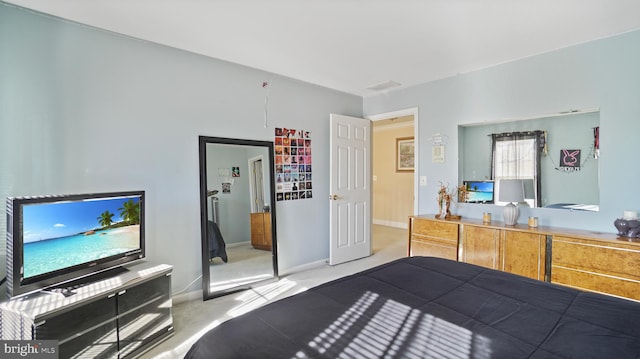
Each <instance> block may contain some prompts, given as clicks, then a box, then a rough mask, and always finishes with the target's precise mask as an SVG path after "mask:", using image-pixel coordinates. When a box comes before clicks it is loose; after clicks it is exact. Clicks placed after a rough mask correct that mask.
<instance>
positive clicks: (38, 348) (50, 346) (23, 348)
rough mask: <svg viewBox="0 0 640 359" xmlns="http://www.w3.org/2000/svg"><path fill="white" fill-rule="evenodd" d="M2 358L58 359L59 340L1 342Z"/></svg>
mask: <svg viewBox="0 0 640 359" xmlns="http://www.w3.org/2000/svg"><path fill="white" fill-rule="evenodd" d="M0 346H1V347H0V353H1V354H2V355H0V357H2V358H6V359H13V358H29V359H31V358H38V359H58V341H57V340H0Z"/></svg>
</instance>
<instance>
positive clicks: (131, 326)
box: [0, 263, 173, 358]
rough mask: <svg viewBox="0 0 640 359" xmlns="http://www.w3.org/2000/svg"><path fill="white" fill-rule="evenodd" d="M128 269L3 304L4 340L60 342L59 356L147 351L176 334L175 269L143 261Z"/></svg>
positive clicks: (1, 336) (121, 355) (0, 311)
mask: <svg viewBox="0 0 640 359" xmlns="http://www.w3.org/2000/svg"><path fill="white" fill-rule="evenodd" d="M127 269H128V270H126V269H125V270H122V269H120V270H119V271H118V272H116V273H114V272H109V273H110V276H109V275H108V274H106V273H105V274H104V275H103V277H102V278H100V279H99V280H94V279H95V278H91V279H89V278H83V279H84V280H81V281H79V282H78V283H65V284H64V285H63V286H62V287H60V288H52V290H51V291H48V292H45V291H41V292H38V293H34V294H31V295H29V296H25V297H19V298H15V299H12V300H9V301H7V302H4V303H2V304H0V339H3V340H57V341H58V344H59V349H58V353H59V355H60V358H70V357H100V358H131V357H134V356H138V355H140V354H142V353H144V352H145V351H147V350H148V349H149V348H150V347H151V346H153V345H155V344H156V343H158V342H160V341H162V340H164V339H166V338H168V337H169V336H171V335H172V334H173V318H172V314H171V273H172V270H173V268H172V267H171V266H169V265H165V264H161V265H153V264H150V263H140V264H136V265H133V266H128V267H127ZM70 284H71V286H69V285H70ZM52 293H60V294H62V295H58V294H52ZM70 293H75V295H70V296H67V294H70Z"/></svg>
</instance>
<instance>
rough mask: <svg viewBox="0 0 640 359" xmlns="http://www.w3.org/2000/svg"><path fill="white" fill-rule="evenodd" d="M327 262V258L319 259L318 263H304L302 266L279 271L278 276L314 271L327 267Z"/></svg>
mask: <svg viewBox="0 0 640 359" xmlns="http://www.w3.org/2000/svg"><path fill="white" fill-rule="evenodd" d="M328 261H329V258H325V259H321V260H319V261H315V262H311V263H306V264H303V265H299V266H295V267H291V268H287V269H285V270H283V271H279V272H280V273H279V274H280V275H287V274H293V273H298V272H303V271H306V270H309V269H315V268H318V267H322V266H325V265H327V263H328Z"/></svg>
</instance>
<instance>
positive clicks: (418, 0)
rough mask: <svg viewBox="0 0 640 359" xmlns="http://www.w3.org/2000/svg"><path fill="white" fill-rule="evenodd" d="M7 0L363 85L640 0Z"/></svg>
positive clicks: (452, 63)
mask: <svg viewBox="0 0 640 359" xmlns="http://www.w3.org/2000/svg"><path fill="white" fill-rule="evenodd" d="M8 2H10V3H13V4H17V5H21V6H24V7H27V8H31V9H34V10H37V11H41V12H44V13H49V14H53V15H55V16H58V17H62V18H66V19H70V20H73V21H77V22H80V23H83V24H88V25H91V26H95V27H98V28H103V29H107V30H110V31H114V32H116V33H121V34H126V35H129V36H133V37H136V38H140V39H145V40H149V41H153V42H156V43H160V44H165V45H168V46H172V47H176V48H179V49H183V50H187V51H191V52H194V53H198V54H202V55H206V56H210V57H213V58H217V59H221V60H225V61H230V62H234V63H238V64H242V65H246V66H249V67H253V68H256V69H261V70H265V71H268V72H272V73H275V74H277V75H281V76H286V77H291V78H294V79H298V80H302V81H305V82H310V83H314V84H317V85H321V86H324V87H328V88H332V89H336V90H340V91H343V92H347V93H352V94H356V95H360V96H367V95H371V94H375V93H376V92H375V91H372V90H368V89H367V87H370V86H373V85H377V84H379V83H382V82H386V81H395V82H398V83H401V84H402V86H411V85H416V84H419V83H424V82H427V81H432V80H436V79H440V78H444V77H448V76H453V75H456V74H459V73H465V72H469V71H473V70H477V69H481V68H485V67H489V66H493V65H496V64H500V63H504V62H508V61H512V60H514V59H519V58H523V57H528V56H532V55H536V54H540V53H544V52H548V51H552V50H555V49H558V48H562V47H567V46H571V45H574V44H578V43H583V42H587V41H591V40H594V39H598V38H603V37H608V36H611V35H616V34H619V33H623V32H627V31H630V30H634V29H639V28H640V1H639V0H91V1H88V0H10V1H8ZM265 80H268V79H265Z"/></svg>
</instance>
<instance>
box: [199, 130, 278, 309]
mask: <svg viewBox="0 0 640 359" xmlns="http://www.w3.org/2000/svg"><path fill="white" fill-rule="evenodd" d="M199 152H200V220H201V226H202V229H201V233H202V292H203V299H204V300H207V299H211V298H215V297H219V296H221V295H225V294H229V293H233V292H237V291H239V290H244V289H248V288H250V287H252V286H254V285H256V284H259V283H263V282H265V281H271V280H274V279H277V278H278V258H277V241H276V230H275V228H276V215H275V206H274V203H275V188H274V181H273V178H274V173H273V168H274V166H273V142H267V141H253V140H243V139H233V138H220V137H205V136H200V138H199Z"/></svg>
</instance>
